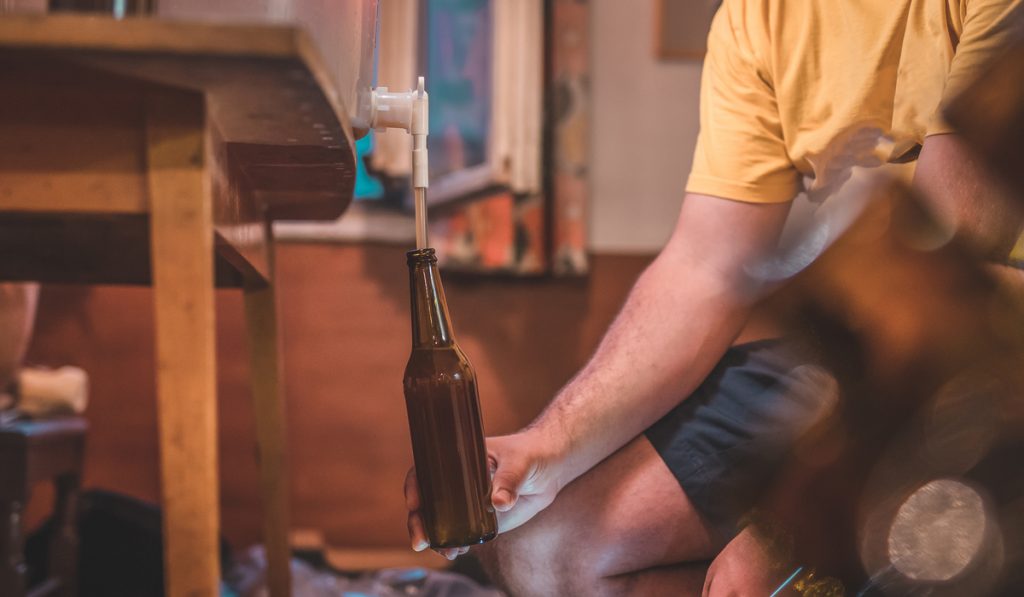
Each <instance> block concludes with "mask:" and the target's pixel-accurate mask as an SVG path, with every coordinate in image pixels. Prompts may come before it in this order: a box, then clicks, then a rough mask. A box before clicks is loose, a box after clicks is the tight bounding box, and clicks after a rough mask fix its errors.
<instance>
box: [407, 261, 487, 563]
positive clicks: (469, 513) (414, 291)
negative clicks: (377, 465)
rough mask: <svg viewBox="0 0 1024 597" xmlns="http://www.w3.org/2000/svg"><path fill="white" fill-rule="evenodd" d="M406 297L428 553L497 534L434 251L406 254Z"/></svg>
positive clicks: (476, 421)
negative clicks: (408, 296)
mask: <svg viewBox="0 0 1024 597" xmlns="http://www.w3.org/2000/svg"><path fill="white" fill-rule="evenodd" d="M406 257H407V261H408V265H409V287H410V291H411V298H412V355H411V356H410V357H409V364H408V365H407V366H406V368H405V379H404V386H405V404H406V408H407V410H408V414H409V431H410V435H411V436H412V450H413V459H414V461H415V463H416V478H417V481H418V482H419V491H420V515H421V516H422V518H423V524H424V527H425V531H426V534H427V538H428V539H429V541H430V546H431V547H433V548H435V549H436V548H448V547H462V546H466V545H473V544H476V543H483V542H484V541H487V540H489V539H492V538H493V537H494V536H495V535H496V534H497V530H498V525H497V519H496V518H495V515H494V509H493V507H492V506H491V497H490V495H491V481H490V475H489V471H488V463H487V451H486V448H485V445H484V434H483V425H482V424H481V421H480V403H479V400H478V398H477V390H476V375H475V374H474V373H473V367H472V365H470V364H469V360H467V359H466V355H465V354H463V352H462V350H461V349H460V348H459V345H458V344H457V343H456V342H455V338H454V337H453V336H452V327H451V321H450V320H449V316H448V305H447V303H446V302H445V298H444V289H443V288H442V287H441V278H440V275H439V274H438V270H437V257H436V256H435V255H434V249H417V250H415V251H409V252H408V253H407V254H406Z"/></svg>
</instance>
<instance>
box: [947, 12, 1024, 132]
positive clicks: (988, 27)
mask: <svg viewBox="0 0 1024 597" xmlns="http://www.w3.org/2000/svg"><path fill="white" fill-rule="evenodd" d="M957 17H958V18H959V21H960V23H959V25H960V31H959V40H958V41H957V42H956V48H955V50H954V53H953V60H952V61H951V62H950V65H949V72H948V73H947V75H946V83H945V87H944V88H943V92H942V102H941V104H940V108H939V110H938V111H937V112H936V113H935V115H934V116H933V117H932V119H931V122H930V123H929V126H928V132H927V134H928V135H939V134H943V133H951V132H954V129H953V127H952V126H950V124H949V123H947V122H946V120H945V119H944V118H943V117H942V108H941V106H945V105H946V103H948V102H949V101H950V100H952V99H953V98H955V97H956V96H957V95H958V94H959V93H960V92H962V91H963V90H964V89H966V88H967V87H969V86H970V84H971V83H973V82H974V80H975V78H977V77H978V76H979V75H981V74H982V73H984V71H985V68H986V66H987V65H988V64H989V63H990V62H991V61H992V60H993V59H995V58H998V57H999V55H1000V54H1002V53H1003V52H1005V51H1006V49H1007V47H1008V46H1009V45H1011V44H1012V43H1014V42H1017V43H1020V42H1024V0H961V4H960V14H959V15H956V17H954V18H957ZM954 24H956V23H954Z"/></svg>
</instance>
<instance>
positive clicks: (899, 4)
mask: <svg viewBox="0 0 1024 597" xmlns="http://www.w3.org/2000/svg"><path fill="white" fill-rule="evenodd" d="M1022 5H1024V0H789V1H786V0H725V2H724V3H723V5H722V7H721V8H720V9H719V11H718V13H717V14H716V15H715V18H714V21H713V23H712V26H711V32H710V34H709V36H708V53H707V56H706V58H705V61H704V72H703V75H702V79H701V97H700V135H699V137H698V139H697V148H696V151H695V154H694V161H693V168H692V170H691V173H690V178H689V181H688V183H687V185H686V190H687V191H689V192H692V193H701V194H706V195H714V196H717V197H723V198H726V199H734V200H739V201H752V202H781V201H789V200H790V199H792V198H793V197H794V196H795V195H796V194H797V193H798V192H800V191H801V190H806V191H808V193H809V194H811V195H813V194H814V193H817V192H821V193H827V192H828V190H829V188H830V186H832V185H834V184H837V183H838V182H841V181H840V180H839V179H841V178H843V173H844V172H848V171H849V168H850V166H855V165H859V166H873V165H879V164H881V163H899V162H908V161H912V160H915V159H916V157H917V152H918V151H919V150H920V147H921V144H922V143H923V142H924V138H925V136H927V135H931V134H938V133H947V132H951V129H950V128H949V126H948V125H947V124H946V123H945V122H944V121H943V120H942V118H941V116H940V114H939V106H940V103H941V102H942V101H943V100H944V99H945V98H951V97H953V96H954V95H955V94H956V93H957V91H958V90H960V89H962V88H963V87H964V86H965V85H966V84H969V83H970V82H971V80H973V78H974V77H975V76H977V74H979V73H978V71H979V69H981V68H983V66H984V65H985V64H986V63H987V62H988V61H989V60H991V59H992V58H993V57H994V56H996V55H998V53H999V52H1000V51H1001V49H1002V48H1004V47H1005V45H1006V44H1007V43H1008V41H1009V40H1011V39H1014V38H1018V37H1019V36H1020V35H1021V29H1022V27H1024V10H1022Z"/></svg>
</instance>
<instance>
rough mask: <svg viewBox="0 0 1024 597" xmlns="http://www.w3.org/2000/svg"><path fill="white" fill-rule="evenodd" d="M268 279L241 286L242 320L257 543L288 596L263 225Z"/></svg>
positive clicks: (270, 288)
mask: <svg viewBox="0 0 1024 597" xmlns="http://www.w3.org/2000/svg"><path fill="white" fill-rule="evenodd" d="M267 228H268V230H267V235H266V238H267V239H268V253H270V260H271V264H270V271H271V279H270V280H269V281H268V282H266V283H264V282H262V281H258V280H257V281H249V282H247V283H246V285H245V320H246V325H247V326H248V329H249V356H250V360H249V362H250V368H251V373H250V376H251V378H252V394H253V409H254V413H255V419H256V442H257V448H258V455H259V470H260V496H261V501H262V507H263V542H264V545H265V546H266V550H267V582H268V585H269V588H270V594H271V595H272V596H273V597H286V596H288V595H291V568H290V549H289V545H288V531H289V529H290V523H289V510H288V502H289V500H288V452H287V449H286V441H285V424H286V420H285V410H284V399H283V391H282V388H281V377H282V376H281V361H280V359H279V358H278V357H279V354H280V341H279V340H278V335H277V310H276V301H275V296H274V279H273V276H274V274H273V271H274V270H273V244H272V242H271V240H270V239H272V238H273V237H272V234H271V232H270V230H269V228H270V226H269V224H268V226H267Z"/></svg>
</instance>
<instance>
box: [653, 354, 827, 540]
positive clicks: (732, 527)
mask: <svg viewBox="0 0 1024 597" xmlns="http://www.w3.org/2000/svg"><path fill="white" fill-rule="evenodd" d="M831 380H832V378H831V377H829V376H828V375H827V374H825V372H824V370H823V369H821V368H820V367H819V366H817V365H816V364H815V363H814V360H813V359H811V358H809V357H808V356H807V355H806V354H800V353H798V352H797V351H796V350H794V349H793V348H792V347H790V346H788V345H787V344H785V343H784V342H783V341H781V340H764V341H758V342H752V343H749V344H742V345H739V346H735V347H733V348H730V349H729V350H728V352H726V353H725V355H724V356H723V357H722V359H721V360H720V361H719V362H718V365H716V366H715V368H714V370H712V371H711V373H710V374H708V376H707V378H706V379H705V380H704V382H703V383H702V384H701V385H700V387H698V388H697V390H696V391H694V392H693V394H692V395H690V396H689V397H688V398H687V399H686V400H683V401H682V402H681V403H680V404H679V405H678V406H676V407H675V408H673V409H672V410H671V411H670V412H669V413H668V414H667V415H665V416H664V417H663V418H662V419H661V420H659V421H658V422H657V423H655V424H654V425H652V426H651V427H650V428H649V429H647V431H646V432H645V434H646V436H647V439H648V440H650V442H651V444H652V445H653V446H654V448H655V450H657V451H658V454H660V455H661V458H662V459H663V460H664V461H665V464H667V465H668V468H669V469H670V470H671V471H672V474H673V475H675V477H676V479H677V480H678V481H679V484H680V485H681V486H682V487H683V490H684V491H685V492H686V495H687V497H689V499H690V501H691V502H692V503H693V505H694V507H695V508H696V509H697V511H698V512H699V513H700V514H701V515H702V516H703V517H704V520H705V522H707V523H708V524H710V525H711V526H712V527H713V528H714V529H715V531H717V533H718V534H719V535H720V537H719V538H720V539H722V540H723V541H727V540H729V539H731V538H732V537H733V536H735V535H736V533H737V532H738V531H739V530H740V528H739V523H740V520H741V518H742V517H743V515H744V514H745V513H746V512H747V511H749V509H750V508H751V507H752V506H754V505H755V503H756V502H757V501H758V499H759V497H760V496H761V495H762V494H763V491H764V489H765V487H766V486H767V485H768V483H769V482H770V481H771V479H772V477H773V476H774V475H775V474H776V473H777V472H778V470H779V468H780V467H781V465H782V464H783V462H784V460H785V459H786V457H787V455H788V454H789V453H790V451H791V449H792V447H793V445H794V443H795V442H796V440H797V438H798V437H799V436H800V435H801V434H802V433H804V432H805V431H806V430H807V429H808V428H809V427H810V426H811V425H812V424H813V422H814V421H815V420H817V419H818V417H820V416H821V415H822V414H823V413H824V412H826V411H827V410H828V409H830V408H831V407H834V405H835V401H836V400H838V394H837V392H836V391H835V386H834V381H831Z"/></svg>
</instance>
